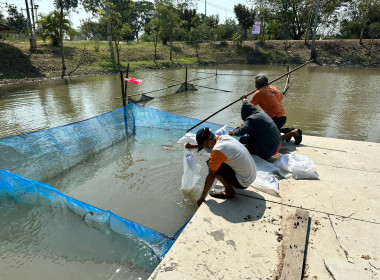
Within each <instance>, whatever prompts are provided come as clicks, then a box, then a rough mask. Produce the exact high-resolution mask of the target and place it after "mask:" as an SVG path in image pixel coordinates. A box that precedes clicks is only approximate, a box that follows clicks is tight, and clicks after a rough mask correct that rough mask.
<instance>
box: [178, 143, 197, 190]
mask: <svg viewBox="0 0 380 280" xmlns="http://www.w3.org/2000/svg"><path fill="white" fill-rule="evenodd" d="M186 143H188V142H186ZM200 171H201V166H200V165H199V164H198V163H197V161H196V160H195V158H194V155H193V152H192V151H191V149H186V148H185V149H184V155H183V175H182V182H181V189H184V190H188V191H190V190H191V189H193V188H194V186H195V184H196V183H197V182H198V180H199V178H200V177H201V175H200V174H199V173H200Z"/></svg>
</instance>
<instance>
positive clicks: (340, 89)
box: [0, 65, 380, 142]
mask: <svg viewBox="0 0 380 280" xmlns="http://www.w3.org/2000/svg"><path fill="white" fill-rule="evenodd" d="M294 67H295V66H294ZM285 72H286V67H283V66H271V65H263V66H258V65H255V66H252V65H238V66H219V67H218V69H217V71H216V69H215V68H201V69H199V68H198V69H189V71H188V77H189V78H188V79H189V80H193V79H199V80H194V81H192V83H194V84H195V87H197V85H199V86H206V87H211V88H216V89H222V90H230V91H231V92H224V91H218V90H212V89H207V88H201V87H198V91H189V92H182V93H175V92H176V90H177V89H178V88H179V85H178V86H175V87H171V88H169V89H166V90H162V91H158V92H153V93H149V94H148V95H149V96H152V97H155V98H154V99H153V100H151V101H148V102H146V103H145V105H147V106H149V107H152V108H156V109H160V110H163V111H168V112H172V113H176V114H181V115H185V116H189V117H192V118H196V119H204V118H206V117H208V116H209V115H211V114H212V113H214V112H215V111H217V110H218V109H220V108H223V107H224V106H225V105H227V104H229V103H231V102H233V101H234V100H236V99H237V98H239V97H240V96H241V95H243V94H247V93H249V92H252V91H253V90H254V82H253V77H254V76H255V75H256V74H258V73H265V74H267V75H268V77H269V80H270V81H271V80H274V79H275V78H277V77H278V76H280V75H282V74H283V73H285ZM215 73H217V74H218V75H217V76H216V75H214V74H215ZM379 74H380V70H379V69H366V68H340V67H317V66H313V65H310V66H305V67H303V68H301V69H300V70H297V71H296V72H294V73H293V74H292V75H291V79H290V89H289V90H288V92H287V93H286V95H285V98H284V101H283V102H284V106H285V110H286V112H287V116H288V124H289V126H290V125H293V126H297V127H300V128H302V129H303V130H304V134H309V135H316V136H323V137H333V138H342V139H351V140H361V141H372V142H380V125H378V123H379V120H380V110H379V109H378V108H379V106H378V105H379V101H380V100H379V99H380V95H379V94H378V92H379V91H380V84H379V83H378V77H379ZM130 76H132V77H135V78H139V79H142V80H143V84H142V85H140V86H137V85H134V84H129V85H128V94H129V95H135V94H140V93H144V92H150V91H152V90H157V89H162V88H166V87H168V86H169V85H173V84H176V83H177V82H176V81H181V82H182V81H184V80H185V70H184V69H176V70H159V71H154V72H153V71H147V72H136V73H131V74H130ZM205 77H208V78H206V79H203V78H205ZM119 79H120V77H119V75H106V76H92V77H82V78H73V79H69V80H54V81H44V82H40V83H33V84H25V85H10V86H3V87H0V118H1V122H2V126H1V128H0V137H6V136H10V135H17V134H21V133H25V132H30V131H35V130H40V129H44V128H47V127H54V126H58V125H62V124H67V123H71V122H74V121H79V120H83V119H86V118H89V117H93V116H96V115H99V114H102V113H104V112H108V111H110V110H113V109H116V108H118V107H120V106H121V105H122V101H121V99H120V96H121V90H120V80H119ZM274 85H275V86H277V87H278V88H279V89H280V90H282V89H283V87H284V85H285V78H284V79H282V80H279V81H277V82H276V83H275V84H274ZM136 98H137V97H136ZM209 121H211V122H214V123H220V124H228V125H230V126H235V125H238V124H240V122H241V120H240V102H238V103H236V104H234V105H232V106H231V107H229V108H227V109H226V110H223V111H222V112H221V113H219V114H217V115H215V116H214V117H212V118H211V119H210V120H209Z"/></svg>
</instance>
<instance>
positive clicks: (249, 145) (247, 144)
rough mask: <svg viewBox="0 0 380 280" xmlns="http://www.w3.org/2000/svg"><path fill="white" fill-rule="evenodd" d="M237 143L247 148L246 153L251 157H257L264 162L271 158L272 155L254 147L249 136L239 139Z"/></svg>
mask: <svg viewBox="0 0 380 280" xmlns="http://www.w3.org/2000/svg"><path fill="white" fill-rule="evenodd" d="M239 142H240V143H242V144H243V145H244V146H245V147H246V148H247V150H248V152H249V153H250V154H251V155H258V156H259V157H261V158H263V159H265V160H267V159H269V158H270V157H271V156H272V155H268V154H267V152H266V151H264V150H263V149H261V148H260V147H258V146H257V147H256V146H255V143H254V142H253V140H252V139H251V138H249V136H242V137H240V139H239Z"/></svg>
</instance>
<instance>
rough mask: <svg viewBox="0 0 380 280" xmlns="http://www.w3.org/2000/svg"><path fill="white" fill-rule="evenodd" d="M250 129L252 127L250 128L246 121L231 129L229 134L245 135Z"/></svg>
mask: <svg viewBox="0 0 380 280" xmlns="http://www.w3.org/2000/svg"><path fill="white" fill-rule="evenodd" d="M249 130H250V128H249V126H248V124H247V122H244V123H243V124H242V125H241V126H239V127H237V128H235V129H234V130H232V131H230V133H229V135H231V136H243V135H245V134H248V132H249Z"/></svg>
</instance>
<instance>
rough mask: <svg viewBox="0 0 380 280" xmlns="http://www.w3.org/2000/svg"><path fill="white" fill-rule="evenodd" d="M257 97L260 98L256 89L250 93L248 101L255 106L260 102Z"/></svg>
mask: <svg viewBox="0 0 380 280" xmlns="http://www.w3.org/2000/svg"><path fill="white" fill-rule="evenodd" d="M259 98H260V95H259V91H256V92H255V93H254V94H253V95H252V97H251V99H250V100H249V102H251V103H252V104H253V105H255V106H257V105H259V103H260V100H259Z"/></svg>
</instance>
